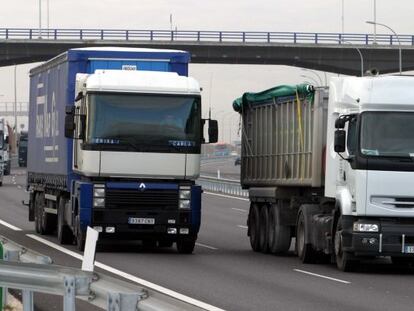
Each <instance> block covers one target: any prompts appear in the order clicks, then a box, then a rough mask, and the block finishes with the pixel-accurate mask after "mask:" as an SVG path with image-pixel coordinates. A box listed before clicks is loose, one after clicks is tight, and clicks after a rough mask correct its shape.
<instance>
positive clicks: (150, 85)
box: [86, 70, 200, 95]
mask: <svg viewBox="0 0 414 311" xmlns="http://www.w3.org/2000/svg"><path fill="white" fill-rule="evenodd" d="M86 88H87V90H88V91H115V92H134V93H135V92H136V93H151V92H153V93H160V94H162V93H164V94H193V95H199V94H200V86H199V84H198V82H197V81H196V80H195V79H194V78H192V77H184V76H179V75H178V74H177V73H175V72H159V71H139V70H138V71H129V70H96V71H95V73H94V74H91V75H89V76H88V78H87V79H86Z"/></svg>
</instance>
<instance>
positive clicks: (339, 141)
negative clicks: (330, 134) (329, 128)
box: [334, 130, 346, 152]
mask: <svg viewBox="0 0 414 311" xmlns="http://www.w3.org/2000/svg"><path fill="white" fill-rule="evenodd" d="M345 138H346V132H345V131H344V130H336V131H335V142H334V149H335V152H344V151H345Z"/></svg>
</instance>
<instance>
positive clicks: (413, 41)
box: [411, 36, 414, 45]
mask: <svg viewBox="0 0 414 311" xmlns="http://www.w3.org/2000/svg"><path fill="white" fill-rule="evenodd" d="M411 45H414V36H411Z"/></svg>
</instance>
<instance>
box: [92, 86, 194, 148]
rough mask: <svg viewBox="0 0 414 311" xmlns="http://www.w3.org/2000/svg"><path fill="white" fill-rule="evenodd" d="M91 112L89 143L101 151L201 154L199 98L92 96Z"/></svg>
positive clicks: (99, 94)
mask: <svg viewBox="0 0 414 311" xmlns="http://www.w3.org/2000/svg"><path fill="white" fill-rule="evenodd" d="M88 110H89V111H88V121H89V122H88V130H87V133H88V135H87V143H89V144H91V145H99V146H100V148H99V149H102V150H125V149H127V150H132V151H139V152H179V153H180V152H181V153H198V152H199V149H200V124H201V101H200V97H196V96H181V95H180V96H174V95H147V94H129V93H125V94H119V93H117V94H115V93H92V94H90V95H89V109H88Z"/></svg>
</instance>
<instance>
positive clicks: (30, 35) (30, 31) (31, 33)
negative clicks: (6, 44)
mask: <svg viewBox="0 0 414 311" xmlns="http://www.w3.org/2000/svg"><path fill="white" fill-rule="evenodd" d="M32 36H33V30H32V29H30V30H29V39H30V40H32Z"/></svg>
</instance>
